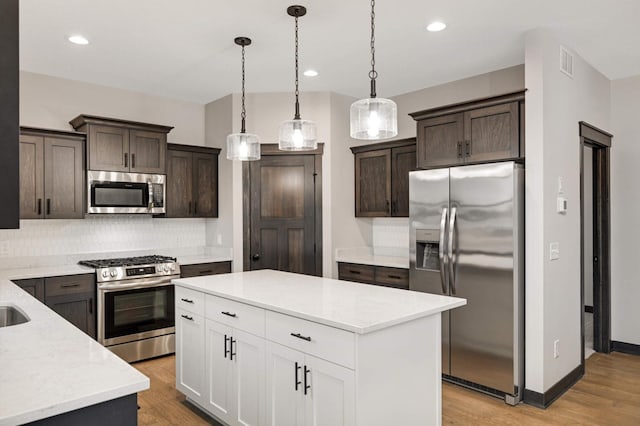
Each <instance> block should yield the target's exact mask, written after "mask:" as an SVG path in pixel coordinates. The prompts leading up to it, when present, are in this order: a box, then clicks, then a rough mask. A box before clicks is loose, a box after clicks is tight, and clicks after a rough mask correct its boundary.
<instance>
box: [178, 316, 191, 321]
mask: <svg viewBox="0 0 640 426" xmlns="http://www.w3.org/2000/svg"><path fill="white" fill-rule="evenodd" d="M180 316H181V317H182V318H184V319H186V320H189V321H193V317H190V316H189V315H180Z"/></svg>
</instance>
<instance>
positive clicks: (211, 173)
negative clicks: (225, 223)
mask: <svg viewBox="0 0 640 426" xmlns="http://www.w3.org/2000/svg"><path fill="white" fill-rule="evenodd" d="M219 155H220V149H218V148H205V147H197V146H190V145H176V144H169V145H168V149H167V214H166V217H218V156H219Z"/></svg>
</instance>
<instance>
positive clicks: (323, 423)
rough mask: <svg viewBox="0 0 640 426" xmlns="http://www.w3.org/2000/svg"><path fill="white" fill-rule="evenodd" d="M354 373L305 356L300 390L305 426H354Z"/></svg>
mask: <svg viewBox="0 0 640 426" xmlns="http://www.w3.org/2000/svg"><path fill="white" fill-rule="evenodd" d="M354 374H355V373H354V371H353V370H350V369H348V368H346V367H342V366H339V365H337V364H333V363H331V362H327V361H325V360H322V359H320V358H316V357H313V356H310V355H306V356H305V363H304V367H303V371H302V386H303V389H304V390H305V392H304V393H305V394H306V395H305V417H306V422H305V425H307V426H352V425H355V377H354Z"/></svg>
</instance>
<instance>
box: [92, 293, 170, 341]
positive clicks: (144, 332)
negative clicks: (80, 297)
mask: <svg viewBox="0 0 640 426" xmlns="http://www.w3.org/2000/svg"><path fill="white" fill-rule="evenodd" d="M100 293H101V294H100V298H101V300H100V302H101V309H100V311H102V312H100V313H99V318H98V321H100V320H102V321H101V324H99V326H98V341H99V342H100V343H102V344H103V345H105V346H111V345H117V344H120V343H127V342H133V341H136V340H142V339H147V338H150V337H156V336H161V335H164V334H171V333H174V332H175V317H174V309H175V308H174V307H175V302H174V297H175V296H174V287H173V284H171V283H170V282H167V283H165V284H160V285H154V286H151V287H141V288H140V287H138V288H127V289H110V290H100Z"/></svg>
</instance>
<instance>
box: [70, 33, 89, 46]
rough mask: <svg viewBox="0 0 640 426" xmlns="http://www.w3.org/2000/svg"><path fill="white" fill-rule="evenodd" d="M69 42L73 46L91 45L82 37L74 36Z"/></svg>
mask: <svg viewBox="0 0 640 426" xmlns="http://www.w3.org/2000/svg"><path fill="white" fill-rule="evenodd" d="M68 40H69V41H70V42H71V43H73V44H83V45H84V44H89V40H87V39H86V38H85V37H83V36H81V35H72V36H71V37H69V39H68Z"/></svg>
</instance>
